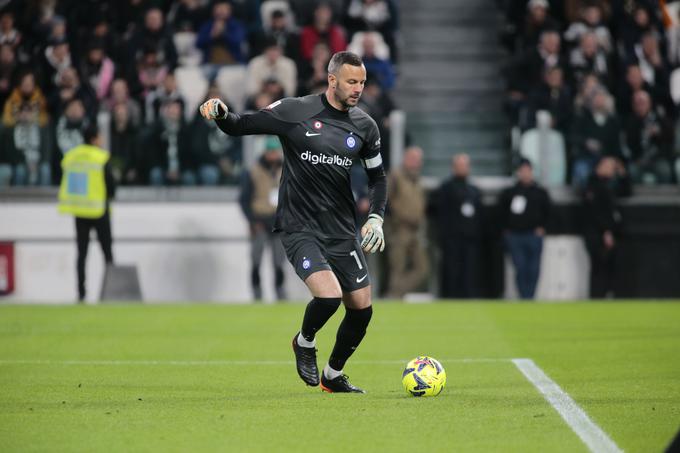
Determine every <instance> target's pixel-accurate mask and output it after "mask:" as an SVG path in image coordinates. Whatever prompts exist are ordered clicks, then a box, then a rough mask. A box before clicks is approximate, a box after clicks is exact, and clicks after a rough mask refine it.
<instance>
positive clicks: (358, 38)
mask: <svg viewBox="0 0 680 453" xmlns="http://www.w3.org/2000/svg"><path fill="white" fill-rule="evenodd" d="M368 33H370V34H371V35H373V38H374V40H375V56H376V57H378V58H380V59H381V60H389V59H390V47H389V46H388V45H387V44H386V43H385V39H383V36H382V35H381V34H380V33H378V32H377V31H358V32H356V33H354V36H352V41H351V42H350V43H349V45H348V46H347V50H349V51H350V52H354V53H355V54H357V55H359V56H362V57H363V56H364V46H363V40H364V36H365V35H366V34H368Z"/></svg>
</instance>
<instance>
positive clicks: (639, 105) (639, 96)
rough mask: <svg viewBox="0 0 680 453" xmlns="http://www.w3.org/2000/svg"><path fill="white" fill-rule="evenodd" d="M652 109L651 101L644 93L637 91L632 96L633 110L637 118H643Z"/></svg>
mask: <svg viewBox="0 0 680 453" xmlns="http://www.w3.org/2000/svg"><path fill="white" fill-rule="evenodd" d="M651 109H652V101H651V100H650V98H649V95H648V94H647V93H646V92H644V91H638V92H637V93H635V95H634V96H633V110H634V111H635V114H636V115H637V116H639V117H645V116H647V114H648V113H649V112H650V110H651Z"/></svg>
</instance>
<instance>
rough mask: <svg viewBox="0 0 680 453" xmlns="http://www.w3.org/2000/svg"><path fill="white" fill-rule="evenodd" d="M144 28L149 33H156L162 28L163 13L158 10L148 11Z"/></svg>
mask: <svg viewBox="0 0 680 453" xmlns="http://www.w3.org/2000/svg"><path fill="white" fill-rule="evenodd" d="M144 23H145V25H146V28H147V29H148V30H150V31H158V30H160V29H161V28H162V27H163V13H162V12H161V10H160V9H156V8H153V9H150V10H149V12H147V13H146V18H145V19H144Z"/></svg>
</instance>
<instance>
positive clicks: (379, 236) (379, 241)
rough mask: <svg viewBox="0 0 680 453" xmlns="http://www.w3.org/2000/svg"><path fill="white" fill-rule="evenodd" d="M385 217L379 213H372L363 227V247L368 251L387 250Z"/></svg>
mask: <svg viewBox="0 0 680 453" xmlns="http://www.w3.org/2000/svg"><path fill="white" fill-rule="evenodd" d="M382 225H383V219H382V217H380V216H379V215H378V214H371V215H369V216H368V220H367V221H366V223H364V226H363V227H361V237H362V240H361V248H362V249H363V250H364V252H366V253H375V252H377V251H378V250H380V251H381V252H382V251H383V250H385V234H384V233H383V228H382Z"/></svg>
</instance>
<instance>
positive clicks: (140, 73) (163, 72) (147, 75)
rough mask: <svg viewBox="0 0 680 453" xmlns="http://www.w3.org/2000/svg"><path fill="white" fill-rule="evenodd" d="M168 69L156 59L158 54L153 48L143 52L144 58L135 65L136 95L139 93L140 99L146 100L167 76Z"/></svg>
mask: <svg viewBox="0 0 680 453" xmlns="http://www.w3.org/2000/svg"><path fill="white" fill-rule="evenodd" d="M168 72H170V69H169V68H168V66H167V65H165V64H163V63H162V62H161V60H160V59H159V58H158V52H157V51H156V49H155V48H154V47H150V48H148V49H146V50H145V51H144V56H143V57H142V59H141V60H140V61H139V63H138V64H137V81H136V82H137V83H136V85H137V87H138V88H137V90H135V91H136V92H137V93H140V95H141V97H142V98H146V96H148V95H149V93H151V92H152V91H154V90H156V89H157V88H158V87H159V86H161V84H162V83H163V80H165V76H167V75H168Z"/></svg>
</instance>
